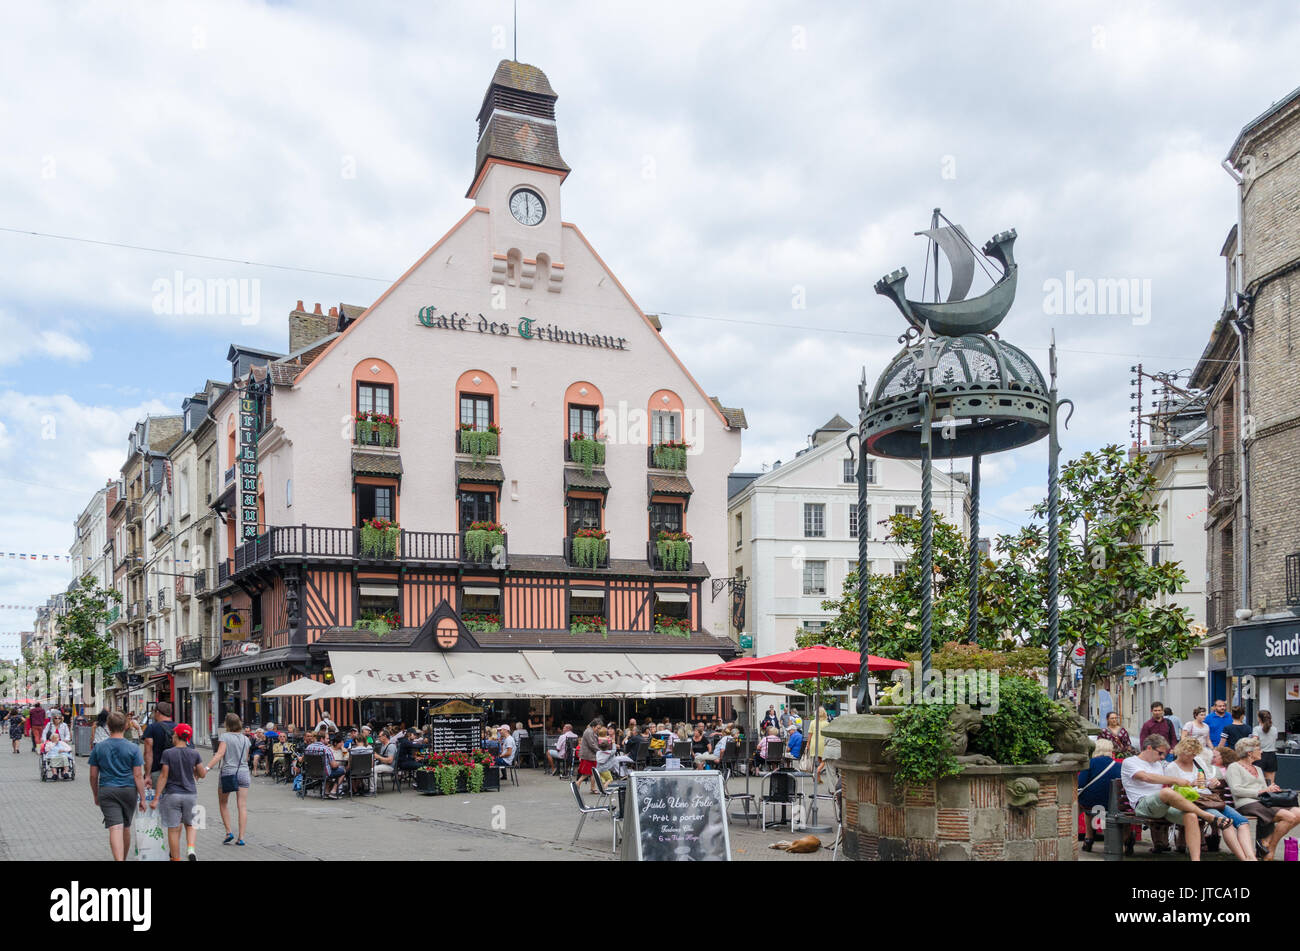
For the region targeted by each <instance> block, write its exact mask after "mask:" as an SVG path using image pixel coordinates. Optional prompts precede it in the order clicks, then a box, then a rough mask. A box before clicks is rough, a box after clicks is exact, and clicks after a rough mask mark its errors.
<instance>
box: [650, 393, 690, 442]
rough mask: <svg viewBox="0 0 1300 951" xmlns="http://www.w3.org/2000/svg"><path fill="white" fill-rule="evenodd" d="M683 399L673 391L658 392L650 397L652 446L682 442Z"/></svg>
mask: <svg viewBox="0 0 1300 951" xmlns="http://www.w3.org/2000/svg"><path fill="white" fill-rule="evenodd" d="M684 411H685V410H684V407H683V404H682V398H681V397H680V396H678V395H677V394H676V393H674V392H673V391H672V390H656V391H655V392H654V394H653V395H651V397H650V404H649V406H648V407H647V412H648V413H649V415H650V419H649V422H650V445H652V446H658V445H662V444H664V443H674V442H681V441H682V414H683V413H684Z"/></svg>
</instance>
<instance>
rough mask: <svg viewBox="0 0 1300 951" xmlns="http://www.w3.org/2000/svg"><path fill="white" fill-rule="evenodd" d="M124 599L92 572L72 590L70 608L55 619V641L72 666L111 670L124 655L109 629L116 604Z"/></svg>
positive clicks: (67, 606)
mask: <svg viewBox="0 0 1300 951" xmlns="http://www.w3.org/2000/svg"><path fill="white" fill-rule="evenodd" d="M121 600H122V596H121V595H120V594H118V593H117V592H116V591H114V590H112V589H111V588H110V589H105V588H102V587H100V585H99V583H98V582H97V581H96V580H95V579H94V578H93V577H91V576H90V575H86V577H84V578H82V579H81V581H80V582H79V583H78V584H77V586H76V587H75V588H73V589H72V590H71V591H70V592H69V593H68V595H67V600H66V609H65V611H64V613H63V614H61V615H59V617H58V619H57V620H56V622H55V623H56V625H57V628H58V635H57V636H56V637H55V639H54V645H55V647H57V648H58V651H59V657H60V658H61V659H62V661H63V663H64V664H65V665H66V666H67V667H68V668H69V669H70V670H77V671H81V672H83V673H84V672H85V671H87V670H94V669H96V668H98V669H100V670H108V669H109V668H110V667H112V666H113V665H114V664H116V663H117V662H118V661H119V660H120V659H121V657H120V655H119V654H118V652H117V649H116V648H115V647H114V646H113V639H112V637H111V636H110V635H109V634H108V632H107V630H106V629H105V628H106V626H107V624H108V620H109V616H110V615H111V613H112V612H111V607H112V605H113V604H115V603H117V602H118V601H121ZM101 631H103V632H102V633H101Z"/></svg>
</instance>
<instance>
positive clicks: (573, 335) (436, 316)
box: [416, 304, 628, 350]
mask: <svg viewBox="0 0 1300 951" xmlns="http://www.w3.org/2000/svg"><path fill="white" fill-rule="evenodd" d="M416 320H417V321H418V322H419V324H420V326H421V327H431V328H434V329H437V330H457V331H461V332H463V333H479V334H483V335H484V336H487V337H519V338H520V339H523V340H547V341H550V342H552V343H569V344H573V345H575V346H579V347H597V348H599V349H602V350H626V349H628V347H627V338H626V337H611V336H610V335H608V334H596V333H586V332H584V331H577V330H568V329H566V328H564V327H559V326H556V325H555V324H544V323H541V322H540V321H538V320H537V319H535V318H533V317H518V318H503V319H501V320H488V318H486V317H484V316H483V315H482V314H470V313H465V314H462V313H460V312H459V311H453V312H452V313H450V314H446V313H441V314H440V313H438V308H437V307H436V306H435V305H432V304H431V305H429V306H428V307H421V308H420V311H419V313H418V314H416Z"/></svg>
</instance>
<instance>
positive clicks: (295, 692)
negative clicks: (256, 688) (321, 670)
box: [262, 677, 329, 697]
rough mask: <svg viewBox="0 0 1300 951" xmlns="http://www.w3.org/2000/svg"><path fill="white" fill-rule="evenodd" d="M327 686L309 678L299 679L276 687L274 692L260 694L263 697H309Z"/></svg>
mask: <svg viewBox="0 0 1300 951" xmlns="http://www.w3.org/2000/svg"><path fill="white" fill-rule="evenodd" d="M327 686H329V685H328V684H325V683H322V682H321V681H319V680H312V679H311V678H310V677H299V678H298V679H297V680H291V681H289V682H288V683H287V684H283V685H281V686H279V687H276V688H275V689H274V690H268V691H267V692H266V693H264V694H262V696H263V697H310V696H311V695H312V694H314V693H316V692H317V691H318V690H323V689H324V688H325V687H327Z"/></svg>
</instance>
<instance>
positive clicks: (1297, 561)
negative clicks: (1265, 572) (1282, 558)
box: [1286, 551, 1300, 604]
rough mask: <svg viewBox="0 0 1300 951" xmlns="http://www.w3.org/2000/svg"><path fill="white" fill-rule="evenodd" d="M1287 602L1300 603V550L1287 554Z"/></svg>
mask: <svg viewBox="0 0 1300 951" xmlns="http://www.w3.org/2000/svg"><path fill="white" fill-rule="evenodd" d="M1286 603H1287V604H1300V551H1298V552H1296V553H1295V554H1293V555H1287V556H1286Z"/></svg>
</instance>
